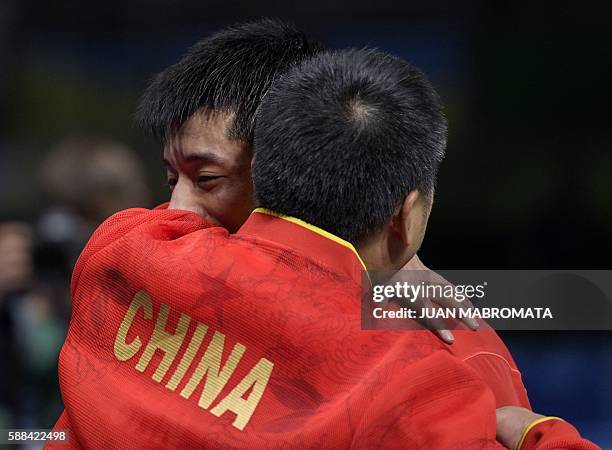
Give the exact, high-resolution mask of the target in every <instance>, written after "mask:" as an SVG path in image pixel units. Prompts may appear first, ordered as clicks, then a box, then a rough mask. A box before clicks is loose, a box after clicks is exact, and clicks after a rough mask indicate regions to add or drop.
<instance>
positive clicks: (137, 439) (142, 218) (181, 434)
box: [56, 209, 579, 449]
mask: <svg viewBox="0 0 612 450" xmlns="http://www.w3.org/2000/svg"><path fill="white" fill-rule="evenodd" d="M362 270H363V266H362V265H361V263H360V260H359V258H358V256H357V255H356V253H355V251H354V249H353V248H352V246H351V245H350V244H348V243H346V242H344V241H342V240H340V239H338V238H336V237H334V236H331V235H329V234H328V233H325V232H323V231H322V230H318V229H315V228H314V227H310V226H307V225H305V224H303V223H300V222H299V221H297V220H295V219H291V218H289V219H283V218H278V217H274V216H273V215H269V214H265V213H261V212H259V213H258V212H255V213H254V214H252V216H251V217H250V218H249V220H248V221H247V223H246V224H245V226H244V227H243V228H242V229H241V230H240V231H239V232H238V233H237V234H235V235H228V233H227V231H226V230H224V229H221V228H218V227H212V226H210V224H208V223H207V222H205V221H204V220H202V219H201V218H200V217H198V216H196V215H195V214H192V213H188V212H185V211H169V210H154V211H150V210H144V209H132V210H127V211H123V212H121V213H118V214H116V215H114V216H113V217H111V218H110V219H108V220H107V221H106V222H105V223H104V224H103V225H101V226H100V228H99V229H98V230H97V231H96V232H95V233H94V235H93V236H92V238H91V239H90V241H89V243H88V245H87V246H86V248H85V250H84V251H83V253H82V255H81V257H80V258H79V261H78V262H77V265H76V267H75V270H74V274H73V281H72V298H73V317H72V320H71V324H70V328H69V332H68V336H67V339H66V342H65V344H64V346H63V348H62V351H61V355H60V384H61V389H62V395H63V399H64V403H65V411H64V413H63V415H62V417H61V418H60V420H59V421H58V424H57V425H56V429H57V430H59V429H67V430H69V433H70V439H71V440H70V444H71V446H73V447H80V446H83V447H91V448H105V449H106V448H164V449H168V448H215V449H216V448H288V447H289V448H295V447H299V448H313V449H314V448H316V449H322V448H334V449H335V448H363V449H371V448H428V449H437V448H439V449H444V448H462V449H463V448H499V444H498V443H497V441H495V414H494V410H495V407H496V400H495V398H494V395H493V393H492V391H491V389H490V388H488V387H487V386H486V384H485V383H483V381H482V379H481V378H480V377H479V376H478V375H477V374H476V372H475V371H474V370H473V369H472V368H470V367H469V366H468V365H467V364H466V363H464V362H463V361H462V358H457V357H456V356H455V355H453V352H457V350H454V351H450V350H449V347H448V346H446V345H444V344H442V343H441V342H440V341H439V340H437V338H435V337H434V336H433V335H432V334H431V333H429V332H416V331H415V332H402V331H396V332H393V331H368V332H366V331H361V330H360V318H359V312H360V305H359V300H358V299H359V293H360V277H361V272H362ZM466 333H468V332H466ZM469 333H471V332H469ZM458 340H459V339H458ZM454 345H457V342H456V343H455V344H454ZM456 348H459V347H456ZM463 359H465V358H463ZM470 359H475V358H470ZM513 388H514V387H512V389H513ZM576 448H579V447H576Z"/></svg>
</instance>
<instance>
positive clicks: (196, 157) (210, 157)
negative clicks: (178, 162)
mask: <svg viewBox="0 0 612 450" xmlns="http://www.w3.org/2000/svg"><path fill="white" fill-rule="evenodd" d="M182 160H183V161H184V162H186V163H194V162H199V163H203V164H206V163H208V164H211V163H212V164H219V165H220V164H223V162H224V159H223V158H222V157H221V156H219V155H217V154H215V153H211V152H201V153H196V152H188V153H187V155H186V156H185V157H184V158H182ZM162 162H163V163H164V165H166V166H171V164H170V162H169V161H168V160H167V159H166V158H162Z"/></svg>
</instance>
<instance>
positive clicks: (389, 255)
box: [356, 233, 414, 272]
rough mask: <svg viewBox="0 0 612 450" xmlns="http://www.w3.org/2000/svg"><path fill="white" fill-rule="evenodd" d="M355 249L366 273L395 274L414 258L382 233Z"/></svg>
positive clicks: (394, 240) (405, 249)
mask: <svg viewBox="0 0 612 450" xmlns="http://www.w3.org/2000/svg"><path fill="white" fill-rule="evenodd" d="M356 249H357V252H358V253H359V256H361V259H362V260H363V262H364V264H365V266H366V267H367V269H368V271H389V272H396V271H398V270H400V269H401V268H402V267H404V265H405V264H406V263H407V262H408V261H410V258H412V256H414V252H411V251H410V249H409V248H407V247H406V246H405V245H402V244H401V243H400V242H399V241H398V240H397V239H394V238H392V237H390V236H386V235H384V233H380V234H377V235H375V236H373V237H371V238H368V239H366V240H365V241H363V242H362V243H360V244H359V245H357V246H356Z"/></svg>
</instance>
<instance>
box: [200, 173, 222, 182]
mask: <svg viewBox="0 0 612 450" xmlns="http://www.w3.org/2000/svg"><path fill="white" fill-rule="evenodd" d="M219 178H223V177H222V176H221V175H202V176H200V177H198V183H206V182H208V181H213V180H218V179H219Z"/></svg>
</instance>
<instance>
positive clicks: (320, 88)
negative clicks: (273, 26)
mask: <svg viewBox="0 0 612 450" xmlns="http://www.w3.org/2000/svg"><path fill="white" fill-rule="evenodd" d="M445 147H446V120H445V118H444V115H443V113H442V108H441V105H440V101H439V98H438V95H437V94H436V92H435V90H434V89H433V87H432V86H431V84H430V83H429V81H428V80H427V79H426V78H425V76H424V75H423V74H422V73H421V71H419V70H418V69H417V68H415V67H414V66H411V65H410V64H408V63H406V62H405V61H403V60H401V59H399V58H396V57H393V56H390V55H388V54H386V53H383V52H380V51H376V50H368V49H364V50H346V51H337V52H326V53H322V54H320V55H318V56H315V57H314V58H312V59H310V60H308V61H307V62H305V63H303V64H302V65H300V66H299V67H296V68H294V69H292V70H291V71H290V72H289V73H288V74H287V75H286V76H284V77H282V78H281V79H280V80H279V81H278V82H277V83H275V85H274V86H273V87H272V88H271V90H270V92H269V93H268V94H267V96H266V97H265V98H264V100H263V101H262V104H261V107H260V110H259V111H258V115H257V127H256V131H255V164H254V168H253V180H254V182H255V196H256V202H257V205H258V206H261V207H265V208H269V209H272V210H274V211H276V212H278V213H282V214H286V215H290V216H294V217H298V218H300V219H302V220H305V221H307V222H309V223H311V224H313V225H316V226H318V227H320V228H323V229H325V230H327V231H329V232H331V233H334V234H335V235H337V236H339V237H341V238H343V239H345V240H347V241H349V242H352V243H359V242H360V241H361V240H363V239H364V238H366V237H367V236H368V235H369V234H370V233H372V232H374V231H376V230H377V229H379V228H380V227H381V226H382V225H383V224H385V223H387V222H388V221H389V220H390V219H391V217H392V216H393V214H394V213H395V212H396V211H397V209H398V208H399V207H400V205H401V204H402V202H403V200H404V199H405V198H406V196H407V195H408V193H409V192H411V191H413V190H418V191H419V192H420V193H422V194H425V195H426V196H429V197H430V196H431V195H432V194H433V189H434V184H435V178H436V174H437V169H438V165H439V164H440V162H441V161H442V159H443V157H444V152H445Z"/></svg>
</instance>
